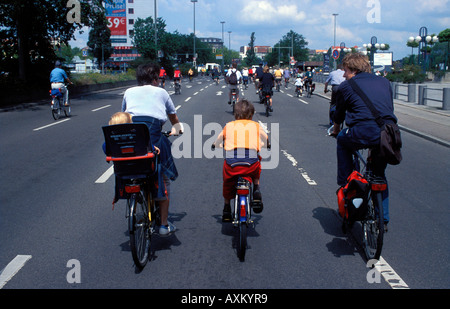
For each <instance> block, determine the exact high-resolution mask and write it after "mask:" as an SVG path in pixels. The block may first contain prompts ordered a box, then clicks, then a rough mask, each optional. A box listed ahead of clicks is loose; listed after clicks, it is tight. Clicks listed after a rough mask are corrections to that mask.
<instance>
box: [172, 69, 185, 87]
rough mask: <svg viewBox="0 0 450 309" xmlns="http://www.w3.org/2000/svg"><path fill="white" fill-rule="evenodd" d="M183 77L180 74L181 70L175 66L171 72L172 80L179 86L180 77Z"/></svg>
mask: <svg viewBox="0 0 450 309" xmlns="http://www.w3.org/2000/svg"><path fill="white" fill-rule="evenodd" d="M182 78H183V75H181V71H180V69H179V68H176V69H175V71H174V72H173V81H174V82H175V83H176V82H178V83H179V84H180V86H181V79H182Z"/></svg>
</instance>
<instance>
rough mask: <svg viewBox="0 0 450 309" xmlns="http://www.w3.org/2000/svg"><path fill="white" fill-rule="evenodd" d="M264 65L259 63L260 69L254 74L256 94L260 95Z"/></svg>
mask: <svg viewBox="0 0 450 309" xmlns="http://www.w3.org/2000/svg"><path fill="white" fill-rule="evenodd" d="M262 66H263V64H262V62H260V63H259V67H257V68H256V70H255V73H254V77H255V89H256V93H259V88H260V87H259V79H260V78H261V77H262V75H263V74H264V71H263V67H262Z"/></svg>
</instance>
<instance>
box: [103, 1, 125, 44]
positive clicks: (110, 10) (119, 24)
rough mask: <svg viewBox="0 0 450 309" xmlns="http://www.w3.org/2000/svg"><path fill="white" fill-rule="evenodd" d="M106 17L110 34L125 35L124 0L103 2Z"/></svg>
mask: <svg viewBox="0 0 450 309" xmlns="http://www.w3.org/2000/svg"><path fill="white" fill-rule="evenodd" d="M105 9H106V19H107V20H108V28H109V30H110V31H111V36H115V35H127V4H126V0H113V1H112V3H111V4H110V3H105Z"/></svg>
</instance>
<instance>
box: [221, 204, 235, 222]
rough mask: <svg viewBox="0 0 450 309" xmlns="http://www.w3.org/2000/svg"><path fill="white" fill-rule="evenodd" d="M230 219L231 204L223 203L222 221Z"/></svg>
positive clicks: (229, 220)
mask: <svg viewBox="0 0 450 309" xmlns="http://www.w3.org/2000/svg"><path fill="white" fill-rule="evenodd" d="M231 220H233V218H232V217H231V206H230V205H225V206H224V207H223V212H222V222H231Z"/></svg>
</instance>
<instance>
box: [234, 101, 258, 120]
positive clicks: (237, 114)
mask: <svg viewBox="0 0 450 309" xmlns="http://www.w3.org/2000/svg"><path fill="white" fill-rule="evenodd" d="M254 113H255V107H254V106H253V104H252V103H250V102H249V101H247V100H245V99H244V100H242V101H239V102H237V103H236V105H235V106H234V118H235V119H237V120H238V119H252V117H253V114H254Z"/></svg>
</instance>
